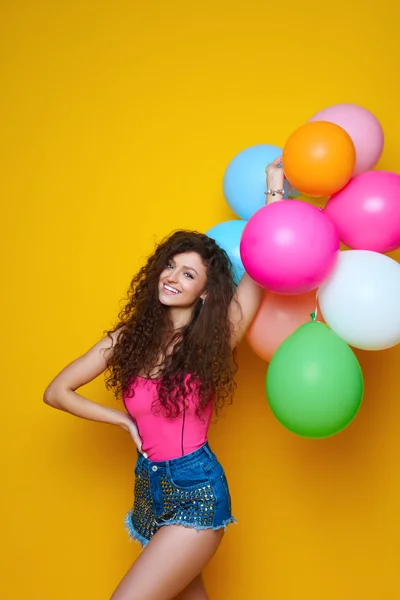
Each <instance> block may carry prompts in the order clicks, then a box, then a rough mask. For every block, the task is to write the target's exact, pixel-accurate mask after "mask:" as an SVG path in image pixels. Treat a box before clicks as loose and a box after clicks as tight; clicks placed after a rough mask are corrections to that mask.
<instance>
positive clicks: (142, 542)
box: [125, 510, 150, 548]
mask: <svg viewBox="0 0 400 600" xmlns="http://www.w3.org/2000/svg"><path fill="white" fill-rule="evenodd" d="M125 529H126V530H127V532H128V534H129V537H130V538H131V540H135V542H138V543H139V544H140V545H141V546H142V547H143V548H144V547H145V546H147V544H148V543H149V541H150V540H147V539H146V538H145V537H143V536H142V535H140V534H139V533H138V532H137V531H136V529H135V528H134V526H133V525H132V510H130V511H129V512H128V514H127V515H126V517H125Z"/></svg>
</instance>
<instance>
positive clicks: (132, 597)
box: [111, 525, 224, 600]
mask: <svg viewBox="0 0 400 600" xmlns="http://www.w3.org/2000/svg"><path fill="white" fill-rule="evenodd" d="M223 534H224V530H223V529H220V530H218V531H214V530H213V529H202V530H201V531H196V530H195V529H191V528H188V527H182V526H180V525H168V526H165V527H162V528H161V529H160V530H159V531H158V532H157V533H156V535H155V536H154V537H153V538H152V540H151V542H150V543H149V544H148V545H147V546H146V548H145V549H144V550H143V552H142V553H141V554H140V555H139V557H138V558H137V560H136V561H135V563H134V564H133V565H132V567H131V568H130V569H129V571H128V573H127V574H126V575H125V577H124V578H123V580H122V581H121V583H120V584H119V586H118V587H117V589H116V590H115V592H114V594H113V595H112V597H111V600H173V598H175V597H176V596H177V595H178V594H179V593H180V592H182V591H183V590H185V588H187V587H188V586H189V585H190V584H191V583H192V582H193V587H192V590H193V589H196V586H197V589H198V590H199V589H200V590H201V588H199V583H198V580H197V581H196V582H195V581H194V580H195V579H196V578H197V577H198V575H199V574H200V573H201V571H202V570H203V568H204V567H205V565H206V564H207V563H208V562H209V560H210V559H211V558H212V556H213V555H214V553H215V552H216V550H217V548H218V546H219V544H220V542H221V540H222V537H223ZM203 589H204V588H203ZM189 591H190V587H189ZM189 591H188V593H189ZM183 598H185V599H186V596H183ZM188 598H191V597H190V596H188ZM194 598H195V597H194V596H193V599H194ZM206 598H207V595H205V596H204V595H203V597H201V596H199V600H200V599H201V600H203V599H204V600H206ZM196 600H197V598H196Z"/></svg>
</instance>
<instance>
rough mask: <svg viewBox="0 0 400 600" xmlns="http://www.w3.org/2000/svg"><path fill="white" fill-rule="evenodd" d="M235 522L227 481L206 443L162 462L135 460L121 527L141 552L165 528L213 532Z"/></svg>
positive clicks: (140, 456)
mask: <svg viewBox="0 0 400 600" xmlns="http://www.w3.org/2000/svg"><path fill="white" fill-rule="evenodd" d="M233 522H235V519H234V517H233V516H232V512H231V496H230V493H229V487H228V482H227V479H226V475H225V472H224V470H223V468H222V466H221V464H220V463H219V461H218V459H217V457H216V456H215V454H214V453H213V452H212V451H211V449H210V447H209V445H208V442H206V444H204V445H203V446H202V447H201V448H199V449H198V450H196V451H195V452H192V453H191V454H187V455H186V456H182V457H180V458H175V459H173V460H169V461H164V462H152V461H150V460H148V459H147V458H144V456H142V455H141V454H138V460H137V464H136V468H135V490H134V503H133V508H132V509H131V510H130V511H129V513H128V514H127V516H126V521H125V523H126V528H127V530H128V533H129V535H130V537H131V538H133V539H135V540H136V541H138V542H140V543H141V544H142V545H143V546H145V545H146V544H147V543H148V542H149V541H150V540H151V538H152V537H153V536H154V535H155V534H156V533H157V531H158V530H159V529H160V527H163V526H164V525H176V524H177V525H183V526H186V527H193V528H194V529H197V530H201V529H214V530H217V529H221V528H222V527H224V528H226V527H227V525H229V523H233Z"/></svg>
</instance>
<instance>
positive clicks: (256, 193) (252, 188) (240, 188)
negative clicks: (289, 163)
mask: <svg viewBox="0 0 400 600" xmlns="http://www.w3.org/2000/svg"><path fill="white" fill-rule="evenodd" d="M281 155H282V148H280V147H279V146H273V145H271V144H258V145H256V146H250V148H246V149H245V150H242V151H241V152H239V154H237V155H236V156H235V157H234V158H233V159H232V160H231V162H230V163H229V165H228V167H227V169H226V171H225V175H224V183H223V187H224V195H225V198H226V200H227V202H228V204H229V206H230V207H231V209H232V210H233V212H234V213H236V214H237V215H238V216H239V217H240V218H241V219H246V220H247V219H250V217H251V216H252V215H254V213H255V212H256V211H257V210H259V209H260V208H262V207H263V206H265V203H266V196H265V192H266V191H267V188H266V175H265V167H266V166H267V165H268V164H269V163H270V162H272V161H273V160H275V159H276V158H278V157H279V156H281ZM287 185H288V184H287V182H285V191H286V193H285V196H286V197H287V196H288V187H287ZM291 196H298V192H296V191H294V190H293V191H292V190H291Z"/></svg>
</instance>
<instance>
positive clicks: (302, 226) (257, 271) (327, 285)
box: [207, 104, 400, 438]
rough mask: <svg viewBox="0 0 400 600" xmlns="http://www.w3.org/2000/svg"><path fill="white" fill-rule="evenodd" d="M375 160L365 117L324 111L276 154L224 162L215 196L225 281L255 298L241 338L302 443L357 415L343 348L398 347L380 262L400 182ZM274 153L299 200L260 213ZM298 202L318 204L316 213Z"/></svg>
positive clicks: (354, 367)
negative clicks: (259, 293)
mask: <svg viewBox="0 0 400 600" xmlns="http://www.w3.org/2000/svg"><path fill="white" fill-rule="evenodd" d="M382 150H383V131H382V127H381V125H380V123H379V122H378V120H377V119H376V118H375V116H374V115H372V114H371V113H370V112H369V111H368V110H366V109H364V108H362V107H360V106H356V105H353V104H340V105H335V106H331V107H329V108H326V109H325V110H322V111H321V112H319V113H318V114H316V115H315V116H313V117H312V118H311V119H310V120H309V121H308V122H307V123H306V124H304V125H302V126H301V127H300V128H299V129H297V130H296V131H295V132H294V133H293V134H292V135H291V136H290V137H289V139H288V140H287V142H286V144H285V146H284V148H283V149H282V148H279V147H277V146H272V145H268V144H260V145H256V146H251V147H250V148H246V149H245V150H243V151H242V152H240V153H239V154H238V155H237V156H235V157H234V158H233V160H232V161H231V162H230V164H229V165H228V167H227V169H226V172H225V176H224V182H223V187H224V194H225V198H226V200H227V202H228V204H229V205H230V207H231V208H232V210H233V211H234V212H235V213H236V214H237V215H238V217H240V220H234V221H227V222H224V223H220V224H218V225H216V226H215V227H213V228H212V229H210V230H209V231H208V232H207V234H208V235H209V236H210V237H213V238H214V239H215V240H216V241H217V243H219V244H220V245H221V246H222V247H223V248H224V249H225V250H226V252H227V253H228V255H229V256H230V258H231V260H232V263H233V265H234V270H235V279H236V283H239V281H240V279H241V277H242V276H243V274H244V272H245V271H247V272H248V274H249V275H250V277H251V278H252V279H254V281H256V282H257V283H258V284H259V285H260V286H262V287H263V288H265V293H264V298H263V301H262V305H261V307H260V310H259V312H258V314H257V316H256V318H255V320H254V322H253V324H252V326H251V328H250V330H249V332H248V335H247V339H248V342H249V344H250V346H251V347H252V348H253V350H254V351H255V352H256V353H257V354H258V355H259V356H260V357H261V358H263V359H264V360H265V361H267V362H269V363H270V364H269V367H268V370H267V378H266V388H267V397H268V401H269V404H270V406H271V408H272V411H273V413H274V414H275V416H276V417H277V418H278V420H279V421H280V422H281V423H282V424H283V425H284V426H285V427H286V428H288V429H289V430H290V431H293V432H294V433H297V434H298V435H301V436H305V437H311V438H323V437H327V436H330V435H333V434H335V433H338V432H339V431H341V430H342V429H344V428H345V427H346V426H347V425H348V424H349V423H350V422H351V421H352V419H353V418H354V417H355V415H356V413H357V412H358V409H359V407H360V405H361V401H362V396H363V376H362V372H361V368H360V365H359V363H358V361H357V358H356V356H355V354H354V353H353V351H352V350H351V349H350V347H349V346H353V347H355V348H360V349H364V350H383V349H385V348H389V347H392V346H394V345H396V344H398V343H400V265H399V264H398V263H397V262H396V261H395V260H393V259H392V258H390V257H388V256H386V255H385V253H387V252H390V251H392V250H395V249H397V248H399V247H400V175H397V174H395V173H390V172H387V171H379V170H373V169H374V167H375V165H376V164H377V162H378V160H379V158H380V156H381V153H382ZM280 155H282V167H283V169H284V172H285V176H286V178H287V181H288V182H289V184H290V186H291V187H292V188H294V189H295V190H298V191H294V192H293V193H292V195H293V196H294V197H298V196H300V194H302V198H303V199H288V200H285V201H283V202H274V203H272V204H269V205H268V206H266V205H265V191H266V177H265V167H266V165H267V164H268V163H270V162H271V161H273V160H274V159H275V158H277V157H278V156H280ZM288 191H289V190H288V189H287V190H286V195H287V194H288ZM305 196H313V197H325V196H329V199H328V200H327V202H326V205H325V208H324V209H321V208H317V207H315V206H314V205H313V204H312V203H310V202H307V198H304V197H305ZM340 242H342V243H343V244H344V245H345V246H347V247H348V248H350V249H348V250H345V251H340ZM317 299H318V301H317ZM318 304H319V308H320V312H321V313H322V320H323V321H324V322H321V321H320V322H318V321H317V320H316V313H317V305H318ZM310 315H311V316H312V318H311V321H310Z"/></svg>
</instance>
